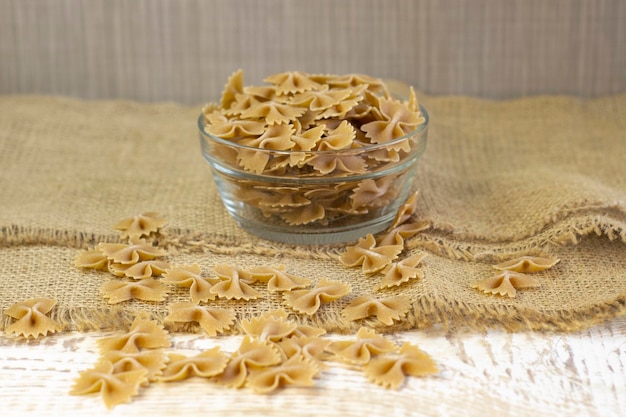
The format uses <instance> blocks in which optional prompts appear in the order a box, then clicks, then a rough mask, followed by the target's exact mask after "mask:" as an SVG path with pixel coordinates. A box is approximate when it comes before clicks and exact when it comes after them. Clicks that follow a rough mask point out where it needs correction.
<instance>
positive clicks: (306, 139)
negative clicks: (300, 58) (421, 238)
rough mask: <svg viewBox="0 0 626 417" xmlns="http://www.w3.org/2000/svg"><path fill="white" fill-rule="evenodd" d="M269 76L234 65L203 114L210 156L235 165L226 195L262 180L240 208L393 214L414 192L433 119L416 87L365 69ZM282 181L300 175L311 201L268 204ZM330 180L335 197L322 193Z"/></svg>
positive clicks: (324, 221) (277, 216)
mask: <svg viewBox="0 0 626 417" xmlns="http://www.w3.org/2000/svg"><path fill="white" fill-rule="evenodd" d="M264 81H265V83H266V84H265V85H256V86H251V85H247V86H246V85H245V84H244V82H243V72H242V71H241V70H239V71H236V72H235V73H234V74H232V75H231V77H230V78H229V79H228V81H227V83H226V85H225V87H224V90H223V92H222V96H221V99H220V102H219V104H217V103H216V104H214V105H206V106H205V107H204V108H203V111H202V116H201V119H200V120H199V123H200V125H199V127H200V129H201V135H202V139H203V147H204V148H203V149H204V151H205V157H206V158H207V160H208V161H209V162H210V163H211V164H212V165H213V166H214V167H216V168H217V167H219V168H217V169H216V170H214V173H215V174H216V175H220V176H221V175H222V174H225V173H226V172H228V174H227V175H225V176H224V177H223V178H222V179H221V180H219V182H220V184H221V187H220V192H221V193H222V197H223V198H224V199H226V200H227V201H228V200H231V199H232V200H233V201H236V199H237V198H241V196H242V195H244V194H246V190H249V188H250V187H249V185H250V183H249V180H251V179H256V180H258V181H257V184H256V185H255V199H254V200H245V201H246V204H247V209H250V212H248V211H245V212H243V211H242V214H244V213H245V216H246V218H247V219H248V220H249V221H256V220H255V219H256V218H258V221H259V222H261V221H264V222H266V223H268V224H274V223H273V222H275V223H276V224H277V225H279V224H283V225H284V224H287V225H290V226H298V227H308V228H312V227H315V226H316V225H323V226H328V225H329V224H335V225H350V224H352V223H359V222H363V221H365V219H376V218H379V217H381V216H383V215H384V216H387V215H388V213H389V212H390V211H394V210H395V209H396V208H397V207H398V206H399V204H400V200H401V199H405V198H406V196H407V195H408V186H407V184H408V183H409V179H410V178H412V176H413V171H411V169H412V167H413V162H415V161H416V158H417V156H418V155H419V154H421V152H422V150H423V139H425V135H424V134H422V132H421V131H420V128H421V127H423V126H425V125H426V123H427V120H426V117H425V116H424V114H423V109H422V108H421V107H419V105H418V104H417V98H416V96H415V92H414V91H413V90H412V89H411V94H410V97H409V99H408V100H405V99H397V98H395V97H393V96H392V95H391V94H390V92H389V90H388V88H387V87H386V86H385V83H384V82H383V81H382V80H380V79H377V78H374V77H370V76H366V75H361V74H348V75H331V74H307V73H304V72H299V71H291V72H284V73H279V74H273V75H270V76H268V77H266V78H265V80H264ZM248 173H249V174H250V175H246V174H248ZM268 178H270V179H268ZM298 179H303V181H299V182H298V183H296V182H294V181H297V180H298ZM281 182H282V183H284V184H287V183H293V184H294V185H295V186H296V188H297V190H293V191H290V193H292V194H294V195H297V196H298V198H299V199H300V200H301V198H302V197H303V196H305V194H306V193H309V195H308V197H307V202H306V204H305V205H302V206H300V207H298V208H294V207H293V206H272V207H271V209H269V208H268V202H271V201H273V200H274V197H275V195H274V190H273V189H272V188H273V185H275V184H277V183H281ZM332 184H341V185H342V188H341V190H339V191H338V192H337V193H336V195H335V198H333V199H326V198H323V197H322V198H318V196H319V195H318V194H316V193H314V191H316V190H323V189H327V188H328V187H329V186H331V185H332ZM301 201H304V200H301ZM338 208H342V209H341V212H339V211H338V210H337V209H338ZM348 208H351V210H348ZM257 215H260V216H257ZM255 216H257V217H255ZM301 230H303V229H301ZM306 230H309V229H306Z"/></svg>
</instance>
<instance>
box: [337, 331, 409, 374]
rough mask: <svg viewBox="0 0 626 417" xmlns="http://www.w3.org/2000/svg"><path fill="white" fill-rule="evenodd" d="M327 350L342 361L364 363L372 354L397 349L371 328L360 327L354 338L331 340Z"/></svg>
mask: <svg viewBox="0 0 626 417" xmlns="http://www.w3.org/2000/svg"><path fill="white" fill-rule="evenodd" d="M327 350H328V351H329V352H331V353H333V354H334V355H335V357H336V358H337V359H338V360H340V361H342V362H346V363H351V364H357V365H364V364H366V363H368V362H369V361H370V359H371V358H372V356H375V355H379V354H381V353H386V352H393V351H395V350H398V346H396V344H395V343H393V342H392V341H390V340H388V339H386V338H385V337H383V336H382V335H379V334H377V333H376V332H374V331H373V330H370V329H368V328H367V327H361V328H360V329H359V331H358V332H357V334H356V340H345V341H344V340H342V341H336V342H332V343H331V344H330V345H329V346H328V348H327Z"/></svg>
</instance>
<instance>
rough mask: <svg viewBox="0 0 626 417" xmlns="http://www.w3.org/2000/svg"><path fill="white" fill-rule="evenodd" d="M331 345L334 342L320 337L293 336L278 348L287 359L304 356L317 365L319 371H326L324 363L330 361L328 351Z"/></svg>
mask: <svg viewBox="0 0 626 417" xmlns="http://www.w3.org/2000/svg"><path fill="white" fill-rule="evenodd" d="M331 343H332V341H330V340H327V339H322V338H321V337H319V336H299V337H295V336H292V337H289V338H287V339H284V340H281V341H280V342H279V343H278V347H279V348H280V350H281V352H282V353H283V354H284V356H285V358H286V359H288V358H291V357H293V356H302V357H304V358H305V359H307V360H309V361H311V362H313V363H315V364H316V365H317V367H318V368H319V369H325V368H326V366H325V365H324V363H323V362H324V361H325V360H327V359H328V356H329V355H328V353H327V352H326V350H327V348H328V346H329V345H330V344H331Z"/></svg>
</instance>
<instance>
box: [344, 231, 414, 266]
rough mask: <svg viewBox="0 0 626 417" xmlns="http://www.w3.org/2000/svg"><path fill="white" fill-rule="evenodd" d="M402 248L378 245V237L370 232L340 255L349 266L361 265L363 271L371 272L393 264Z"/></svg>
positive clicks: (400, 246)
mask: <svg viewBox="0 0 626 417" xmlns="http://www.w3.org/2000/svg"><path fill="white" fill-rule="evenodd" d="M402 249H403V246H402V245H389V246H378V247H377V246H376V239H375V238H374V236H373V235H372V234H369V233H368V234H367V236H366V237H365V238H360V239H359V242H358V243H357V244H356V245H353V246H349V247H348V248H347V250H346V251H345V252H344V253H343V254H342V255H341V256H340V257H339V261H340V262H341V263H342V264H344V265H345V266H348V267H354V266H361V267H362V269H363V272H365V273H366V274H371V273H374V272H378V271H380V270H381V269H383V268H385V267H386V266H387V265H389V264H391V262H392V261H393V260H394V259H396V258H397V257H398V255H399V254H400V252H402Z"/></svg>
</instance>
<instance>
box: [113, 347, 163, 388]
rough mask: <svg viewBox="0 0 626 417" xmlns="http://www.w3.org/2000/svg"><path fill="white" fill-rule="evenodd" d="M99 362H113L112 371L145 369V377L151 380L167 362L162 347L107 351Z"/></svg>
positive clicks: (154, 378)
mask: <svg viewBox="0 0 626 417" xmlns="http://www.w3.org/2000/svg"><path fill="white" fill-rule="evenodd" d="M101 362H110V363H112V364H113V372H114V373H116V374H117V373H121V372H129V371H138V370H142V369H144V370H146V371H147V373H146V379H147V381H149V382H151V381H154V380H156V377H157V376H158V375H160V374H161V372H162V371H163V369H165V366H166V364H167V355H166V354H165V352H164V351H163V349H154V350H143V351H140V352H123V351H120V350H112V351H109V352H107V353H106V354H105V355H104V356H103V357H102V359H101Z"/></svg>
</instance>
